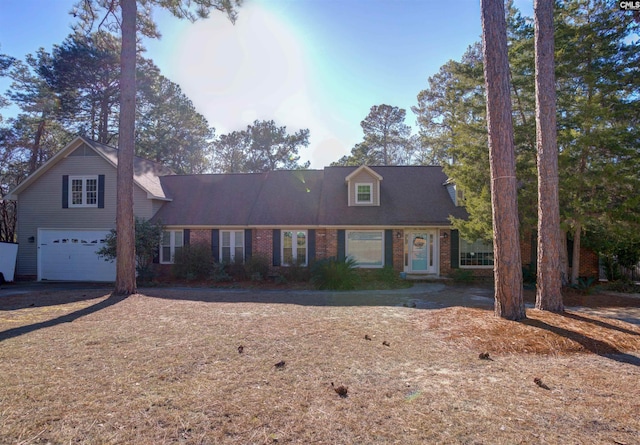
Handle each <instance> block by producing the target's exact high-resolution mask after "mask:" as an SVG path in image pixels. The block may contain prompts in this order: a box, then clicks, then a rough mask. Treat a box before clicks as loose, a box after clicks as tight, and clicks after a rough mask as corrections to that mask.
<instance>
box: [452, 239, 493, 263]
mask: <svg viewBox="0 0 640 445" xmlns="http://www.w3.org/2000/svg"><path fill="white" fill-rule="evenodd" d="M460 266H461V267H473V266H487V267H491V266H493V244H492V243H490V242H486V241H483V240H477V241H474V242H470V241H467V240H465V239H463V238H460Z"/></svg>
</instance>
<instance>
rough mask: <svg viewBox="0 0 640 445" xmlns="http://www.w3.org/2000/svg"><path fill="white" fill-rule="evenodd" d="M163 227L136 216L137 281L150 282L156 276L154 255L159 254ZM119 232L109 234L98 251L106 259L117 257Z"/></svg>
mask: <svg viewBox="0 0 640 445" xmlns="http://www.w3.org/2000/svg"><path fill="white" fill-rule="evenodd" d="M162 231H163V227H162V224H161V223H151V222H149V221H147V220H146V219H143V218H138V217H136V220H135V240H136V272H137V277H136V278H137V281H138V282H141V283H145V282H149V281H151V280H152V279H153V278H155V275H156V270H155V268H154V267H153V257H154V256H155V255H156V254H157V252H158V248H159V246H160V239H161V238H162ZM116 244H117V233H116V231H115V229H111V231H110V232H109V233H108V234H107V236H106V238H105V245H104V247H102V248H100V249H99V250H98V252H97V254H98V255H99V256H101V257H102V258H104V259H105V261H114V260H115V259H116V254H117V252H116Z"/></svg>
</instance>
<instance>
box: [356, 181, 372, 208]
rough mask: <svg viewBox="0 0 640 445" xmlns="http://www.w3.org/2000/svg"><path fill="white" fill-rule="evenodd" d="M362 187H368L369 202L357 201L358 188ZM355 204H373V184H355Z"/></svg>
mask: <svg viewBox="0 0 640 445" xmlns="http://www.w3.org/2000/svg"><path fill="white" fill-rule="evenodd" d="M362 185H367V186H369V200H368V201H361V200H360V199H358V187H359V186H362ZM355 194H356V204H373V182H356V183H355Z"/></svg>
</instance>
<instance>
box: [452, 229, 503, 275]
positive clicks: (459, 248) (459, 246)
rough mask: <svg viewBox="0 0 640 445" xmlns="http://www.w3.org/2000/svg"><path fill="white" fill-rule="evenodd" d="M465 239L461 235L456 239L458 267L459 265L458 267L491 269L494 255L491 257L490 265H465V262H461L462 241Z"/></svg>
mask: <svg viewBox="0 0 640 445" xmlns="http://www.w3.org/2000/svg"><path fill="white" fill-rule="evenodd" d="M463 241H465V240H464V239H463V238H462V237H460V239H459V240H458V267H460V269H493V268H494V265H495V256H494V259H493V263H494V264H492V265H467V264H464V265H463V264H462V258H461V255H462V253H463V252H462V242H463Z"/></svg>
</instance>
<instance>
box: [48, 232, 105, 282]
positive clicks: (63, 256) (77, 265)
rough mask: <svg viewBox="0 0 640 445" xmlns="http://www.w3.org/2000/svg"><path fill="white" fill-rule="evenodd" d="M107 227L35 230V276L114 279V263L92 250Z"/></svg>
mask: <svg viewBox="0 0 640 445" xmlns="http://www.w3.org/2000/svg"><path fill="white" fill-rule="evenodd" d="M107 233H109V231H108V230H53V229H39V230H38V269H39V270H38V279H40V280H61V281H115V279H116V263H115V261H114V262H109V261H105V260H104V259H103V258H101V257H99V256H98V255H97V254H96V251H97V250H98V249H100V248H101V247H103V246H104V239H105V236H106V235H107Z"/></svg>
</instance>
